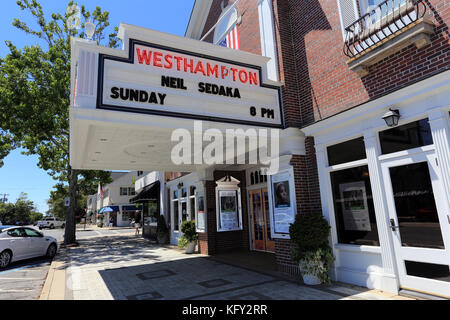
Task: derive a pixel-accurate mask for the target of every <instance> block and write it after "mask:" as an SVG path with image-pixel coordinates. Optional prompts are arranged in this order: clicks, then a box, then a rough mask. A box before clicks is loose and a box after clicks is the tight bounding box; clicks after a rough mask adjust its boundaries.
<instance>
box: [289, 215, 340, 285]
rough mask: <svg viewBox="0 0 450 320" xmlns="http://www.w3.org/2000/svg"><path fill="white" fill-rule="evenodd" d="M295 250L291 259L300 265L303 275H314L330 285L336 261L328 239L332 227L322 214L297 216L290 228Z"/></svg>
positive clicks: (292, 251)
mask: <svg viewBox="0 0 450 320" xmlns="http://www.w3.org/2000/svg"><path fill="white" fill-rule="evenodd" d="M289 234H290V236H291V241H292V243H293V244H294V248H293V249H292V250H291V258H292V260H293V261H295V262H297V263H299V266H300V271H301V272H302V273H303V274H312V275H314V276H316V277H318V278H319V279H320V281H321V282H322V283H329V282H330V279H329V276H328V271H329V270H330V268H331V264H332V263H333V261H334V257H333V254H332V251H331V248H330V246H329V245H328V237H329V235H330V226H329V225H328V221H327V220H325V218H324V217H323V216H322V214H321V213H311V214H297V215H296V217H295V221H294V223H293V224H291V226H290V227H289Z"/></svg>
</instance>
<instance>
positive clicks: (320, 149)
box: [315, 144, 340, 280]
mask: <svg viewBox="0 0 450 320" xmlns="http://www.w3.org/2000/svg"><path fill="white" fill-rule="evenodd" d="M315 149H316V159H317V171H318V175H319V187H320V201H321V205H322V214H323V216H324V217H325V219H327V220H328V223H329V224H330V226H331V243H330V246H331V248H332V249H333V253H334V256H335V258H336V260H335V261H334V268H333V275H332V278H333V279H334V280H337V268H338V267H339V266H340V261H339V254H337V251H336V250H335V248H334V245H335V244H337V243H338V236H337V228H336V219H335V217H334V209H333V200H332V195H333V191H332V189H331V180H330V175H329V173H328V172H327V170H326V169H325V168H326V167H327V166H328V165H327V163H328V161H327V155H326V152H325V147H324V146H323V145H319V144H316V145H315Z"/></svg>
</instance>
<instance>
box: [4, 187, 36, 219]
mask: <svg viewBox="0 0 450 320" xmlns="http://www.w3.org/2000/svg"><path fill="white" fill-rule="evenodd" d="M39 215H41V216H42V214H40V213H39V212H37V211H36V209H35V207H34V203H33V201H31V200H29V199H28V196H27V194H26V193H23V192H22V193H21V194H20V195H19V197H18V198H17V200H16V202H15V203H3V202H0V221H1V222H2V223H4V224H6V223H15V222H17V221H19V222H34V221H35V220H34V219H35V218H37V217H39Z"/></svg>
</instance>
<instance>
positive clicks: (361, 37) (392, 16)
mask: <svg viewBox="0 0 450 320" xmlns="http://www.w3.org/2000/svg"><path fill="white" fill-rule="evenodd" d="M425 12H426V6H425V4H424V0H385V1H383V2H381V3H380V4H379V5H378V6H376V7H374V8H373V9H372V10H371V11H370V12H368V13H366V14H364V15H363V16H362V17H361V18H359V19H358V20H356V21H355V22H353V23H352V24H351V25H349V26H348V27H347V28H345V31H346V39H345V44H344V54H345V55H346V56H348V57H350V58H353V57H355V56H358V55H360V54H363V53H365V52H366V51H368V50H369V49H371V48H372V47H374V46H376V45H378V44H380V43H383V42H385V41H386V40H388V39H389V38H391V37H393V36H395V34H396V33H399V32H401V30H402V29H405V28H406V27H407V26H408V25H410V24H412V23H414V22H415V21H417V20H419V19H420V18H422V17H423V16H424V15H425ZM383 40H384V41H383Z"/></svg>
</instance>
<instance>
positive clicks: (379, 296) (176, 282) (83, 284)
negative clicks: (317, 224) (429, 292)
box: [41, 235, 409, 300]
mask: <svg viewBox="0 0 450 320" xmlns="http://www.w3.org/2000/svg"><path fill="white" fill-rule="evenodd" d="M79 243H80V246H78V247H72V248H65V249H61V252H60V254H58V256H57V257H56V258H55V260H54V261H53V263H52V267H51V270H50V272H49V276H48V278H47V281H46V283H45V285H44V290H43V291H42V295H41V299H42V300H61V299H66V300H72V299H74V300H143V299H164V300H167V299H169V300H197V299H200V300H227V299H233V300H239V299H242V300H258V299H275V300H399V299H401V300H409V299H408V298H404V297H399V296H394V295H389V294H386V293H383V292H380V291H377V290H369V289H366V288H360V287H353V286H347V285H342V284H337V283H334V284H332V285H330V286H319V287H310V286H305V285H301V284H298V283H296V282H294V281H289V280H287V279H283V278H279V277H276V276H272V275H270V274H264V273H260V272H257V271H254V270H249V269H244V268H241V267H238V266H235V265H230V264H227V263H222V262H219V261H216V260H214V259H211V258H210V257H207V256H204V255H200V254H191V255H186V254H184V253H183V251H181V250H178V249H177V248H176V247H174V246H170V245H164V246H160V245H156V244H153V243H151V242H150V241H148V240H146V239H144V238H141V237H135V236H133V235H128V236H110V237H95V238H90V239H82V240H79Z"/></svg>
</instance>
